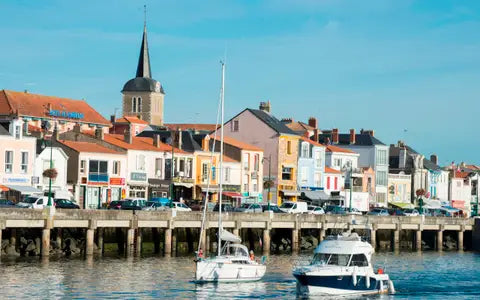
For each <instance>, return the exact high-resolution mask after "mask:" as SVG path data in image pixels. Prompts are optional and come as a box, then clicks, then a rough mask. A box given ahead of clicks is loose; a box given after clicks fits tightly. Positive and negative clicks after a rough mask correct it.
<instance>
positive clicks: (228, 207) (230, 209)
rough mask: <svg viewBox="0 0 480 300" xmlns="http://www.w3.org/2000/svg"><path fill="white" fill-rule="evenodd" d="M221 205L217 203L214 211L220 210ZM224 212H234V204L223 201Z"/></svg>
mask: <svg viewBox="0 0 480 300" xmlns="http://www.w3.org/2000/svg"><path fill="white" fill-rule="evenodd" d="M219 208H220V205H218V204H215V207H214V208H213V211H219ZM222 212H233V206H232V205H231V204H228V203H225V204H223V203H222Z"/></svg>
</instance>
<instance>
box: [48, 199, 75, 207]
mask: <svg viewBox="0 0 480 300" xmlns="http://www.w3.org/2000/svg"><path fill="white" fill-rule="evenodd" d="M54 201H55V207H56V208H66V209H80V206H78V205H77V204H76V203H75V202H73V201H70V200H68V199H55V200H54Z"/></svg>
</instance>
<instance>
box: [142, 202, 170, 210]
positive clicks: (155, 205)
mask: <svg viewBox="0 0 480 300" xmlns="http://www.w3.org/2000/svg"><path fill="white" fill-rule="evenodd" d="M165 209H166V207H165V206H164V205H162V203H160V202H156V201H147V203H146V204H145V207H143V208H142V210H148V211H150V210H165Z"/></svg>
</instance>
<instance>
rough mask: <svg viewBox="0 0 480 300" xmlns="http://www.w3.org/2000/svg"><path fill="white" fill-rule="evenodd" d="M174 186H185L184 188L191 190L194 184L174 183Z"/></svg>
mask: <svg viewBox="0 0 480 300" xmlns="http://www.w3.org/2000/svg"><path fill="white" fill-rule="evenodd" d="M173 185H174V186H183V187H186V188H189V189H191V188H192V187H193V183H187V182H174V183H173Z"/></svg>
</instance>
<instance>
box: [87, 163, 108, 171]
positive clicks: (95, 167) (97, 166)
mask: <svg viewBox="0 0 480 300" xmlns="http://www.w3.org/2000/svg"><path fill="white" fill-rule="evenodd" d="M88 169H89V173H100V174H107V173H108V162H107V161H105V160H90V161H89V162H88Z"/></svg>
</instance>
